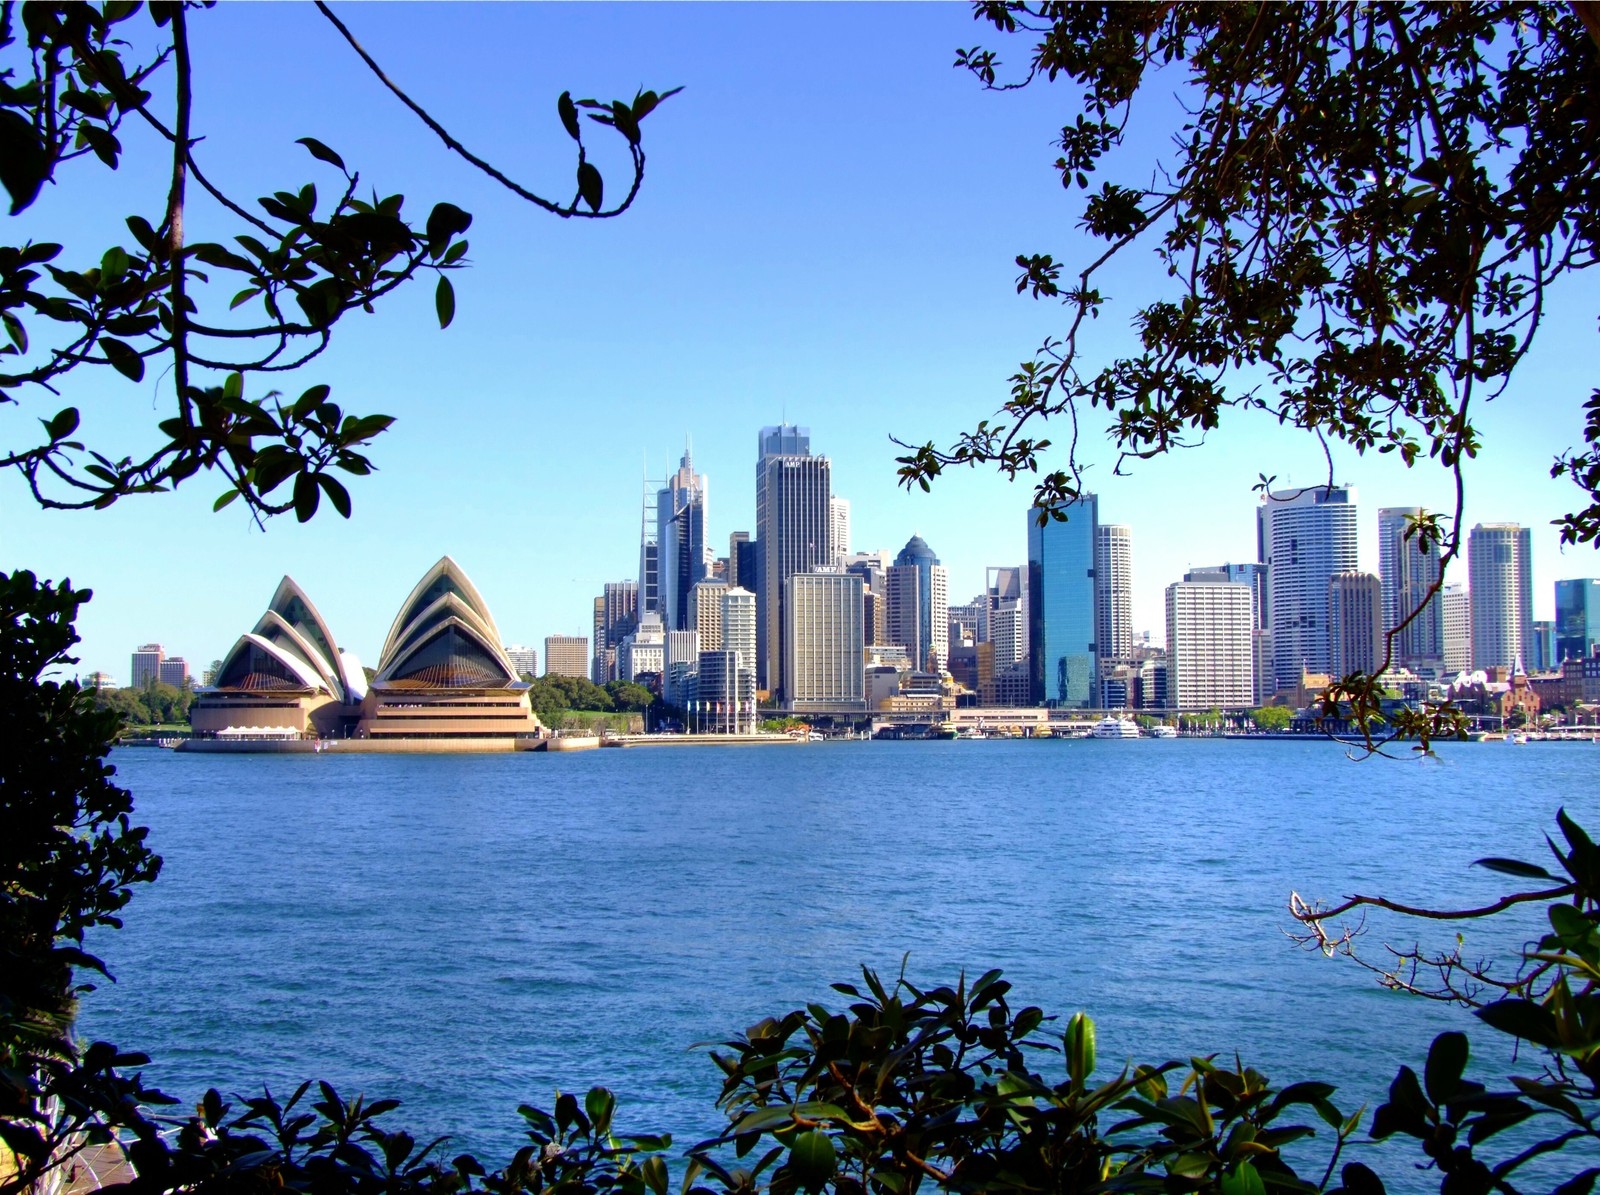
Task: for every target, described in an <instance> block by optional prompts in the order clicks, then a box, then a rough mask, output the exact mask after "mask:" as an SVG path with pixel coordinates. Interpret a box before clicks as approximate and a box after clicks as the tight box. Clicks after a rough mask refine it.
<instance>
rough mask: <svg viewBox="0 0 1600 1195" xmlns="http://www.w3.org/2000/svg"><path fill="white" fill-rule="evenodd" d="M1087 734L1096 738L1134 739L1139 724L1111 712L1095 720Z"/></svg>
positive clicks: (1137, 734) (1137, 733)
mask: <svg viewBox="0 0 1600 1195" xmlns="http://www.w3.org/2000/svg"><path fill="white" fill-rule="evenodd" d="M1089 734H1090V735H1091V736H1092V737H1093V738H1097V739H1136V738H1138V737H1139V724H1138V723H1137V722H1133V721H1130V720H1129V719H1127V718H1119V717H1117V716H1116V715H1115V714H1113V715H1111V716H1110V717H1107V718H1101V719H1100V721H1098V722H1096V723H1095V724H1094V729H1093V730H1091V731H1090V732H1089Z"/></svg>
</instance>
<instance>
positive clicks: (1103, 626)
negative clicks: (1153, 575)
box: [1094, 523, 1133, 705]
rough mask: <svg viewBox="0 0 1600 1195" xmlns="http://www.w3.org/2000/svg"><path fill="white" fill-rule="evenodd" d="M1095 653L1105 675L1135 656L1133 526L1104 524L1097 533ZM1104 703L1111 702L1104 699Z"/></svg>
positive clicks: (1098, 528)
mask: <svg viewBox="0 0 1600 1195" xmlns="http://www.w3.org/2000/svg"><path fill="white" fill-rule="evenodd" d="M1094 590H1095V592H1094V612H1095V634H1094V642H1095V649H1096V654H1098V655H1099V657H1100V672H1101V674H1102V678H1103V677H1104V676H1105V674H1106V673H1107V672H1108V671H1109V669H1110V668H1112V667H1115V666H1116V665H1118V664H1126V663H1127V662H1129V661H1130V660H1132V659H1133V528H1131V527H1127V526H1124V525H1123V524H1121V523H1102V524H1100V525H1099V526H1098V527H1096V528H1095V533H1094ZM1100 704H1101V705H1110V704H1111V703H1110V702H1109V701H1107V700H1105V699H1104V698H1101V699H1100Z"/></svg>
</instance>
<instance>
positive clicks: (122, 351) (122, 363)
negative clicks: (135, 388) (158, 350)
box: [99, 336, 144, 382]
mask: <svg viewBox="0 0 1600 1195" xmlns="http://www.w3.org/2000/svg"><path fill="white" fill-rule="evenodd" d="M99 346H100V351H101V352H102V353H104V354H105V355H106V360H107V361H109V362H111V367H112V368H113V369H115V370H116V371H117V372H118V373H120V374H121V375H122V376H123V377H125V378H127V379H128V380H129V381H133V382H138V381H142V380H143V378H144V358H143V357H141V356H139V354H138V353H136V352H134V351H133V350H132V349H131V348H129V347H128V346H127V345H125V344H123V343H122V341H120V340H117V339H116V338H115V337H112V336H102V337H101V338H100V340H99Z"/></svg>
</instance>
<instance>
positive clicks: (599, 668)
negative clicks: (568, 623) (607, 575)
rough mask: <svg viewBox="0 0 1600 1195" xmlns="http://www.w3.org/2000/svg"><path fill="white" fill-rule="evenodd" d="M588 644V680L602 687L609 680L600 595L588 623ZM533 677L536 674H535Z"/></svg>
mask: <svg viewBox="0 0 1600 1195" xmlns="http://www.w3.org/2000/svg"><path fill="white" fill-rule="evenodd" d="M589 642H591V643H593V644H594V654H593V655H591V656H590V657H589V679H590V681H592V682H593V683H594V684H597V685H603V684H605V683H606V682H607V681H608V680H610V679H611V677H610V676H608V675H607V673H608V671H609V670H608V669H607V668H606V599H605V595H604V594H602V595H601V596H600V597H597V598H595V599H594V605H593V614H592V616H591V618H590V621H589ZM534 675H535V676H537V675H538V674H537V673H535V674H534Z"/></svg>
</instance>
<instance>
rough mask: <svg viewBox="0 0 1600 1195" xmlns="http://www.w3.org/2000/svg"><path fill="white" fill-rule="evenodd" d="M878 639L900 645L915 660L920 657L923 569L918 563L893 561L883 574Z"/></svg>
mask: <svg viewBox="0 0 1600 1195" xmlns="http://www.w3.org/2000/svg"><path fill="white" fill-rule="evenodd" d="M873 629H874V630H877V629H878V628H876V627H875V628H873ZM876 641H877V642H880V643H893V644H895V645H897V646H899V647H900V648H901V649H903V650H904V651H905V653H906V658H907V659H908V660H911V661H912V662H913V663H915V662H916V661H917V660H918V659H919V652H920V651H921V648H922V573H921V571H920V570H919V569H918V568H917V566H916V565H914V564H893V565H890V566H889V569H888V571H887V572H886V573H885V574H884V579H883V628H882V631H881V633H880V634H879V635H878V636H877V637H876Z"/></svg>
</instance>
